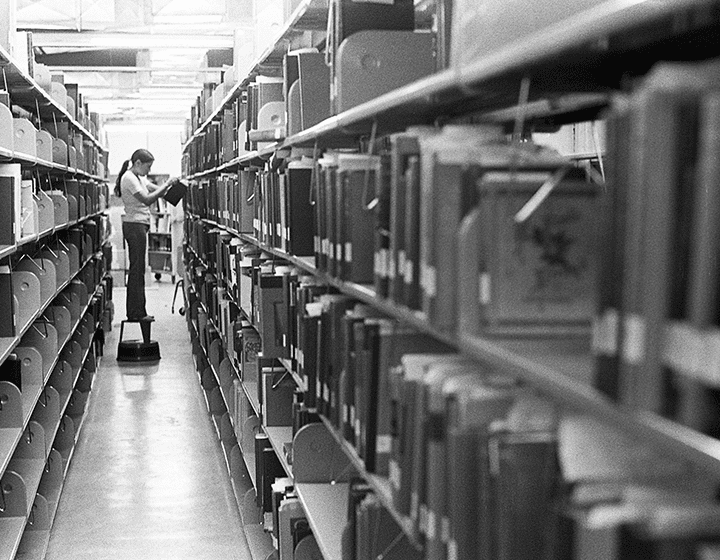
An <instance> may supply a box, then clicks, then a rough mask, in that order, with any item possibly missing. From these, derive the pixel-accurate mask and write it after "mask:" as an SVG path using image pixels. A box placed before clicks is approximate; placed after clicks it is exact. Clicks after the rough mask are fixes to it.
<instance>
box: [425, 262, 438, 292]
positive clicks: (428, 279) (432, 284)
mask: <svg viewBox="0 0 720 560" xmlns="http://www.w3.org/2000/svg"><path fill="white" fill-rule="evenodd" d="M421 281H422V282H423V287H424V289H425V294H426V295H427V296H429V297H435V296H436V295H437V273H436V271H435V267H434V266H430V265H427V266H426V267H425V269H424V271H423V276H422V280H421Z"/></svg>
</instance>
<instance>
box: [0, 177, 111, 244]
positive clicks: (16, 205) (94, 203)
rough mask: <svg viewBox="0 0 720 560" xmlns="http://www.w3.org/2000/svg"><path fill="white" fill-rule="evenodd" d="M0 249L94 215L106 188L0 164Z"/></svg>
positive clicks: (102, 206)
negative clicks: (28, 173)
mask: <svg viewBox="0 0 720 560" xmlns="http://www.w3.org/2000/svg"><path fill="white" fill-rule="evenodd" d="M0 192H1V193H2V197H3V199H4V200H5V201H6V204H4V205H3V206H2V210H1V211H0V212H1V214H2V215H1V218H2V219H0V222H1V225H0V245H15V244H16V243H18V242H20V241H22V240H24V239H28V238H32V237H35V236H38V235H42V234H46V233H48V232H52V231H53V230H55V229H57V228H61V227H64V226H67V225H68V224H73V223H76V222H77V221H78V220H83V219H85V218H87V217H88V216H93V215H96V214H97V213H98V212H100V211H101V210H102V209H103V208H105V206H106V201H107V197H108V187H107V185H106V184H105V183H97V182H94V181H88V180H76V179H65V178H53V177H51V176H48V175H40V174H37V175H30V176H28V175H26V174H24V173H23V170H22V167H21V165H20V164H19V163H3V164H0Z"/></svg>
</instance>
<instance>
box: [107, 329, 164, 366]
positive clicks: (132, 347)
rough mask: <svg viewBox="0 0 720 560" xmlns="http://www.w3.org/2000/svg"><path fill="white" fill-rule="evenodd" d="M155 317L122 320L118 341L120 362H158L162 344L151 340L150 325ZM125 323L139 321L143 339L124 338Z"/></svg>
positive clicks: (118, 358)
mask: <svg viewBox="0 0 720 560" xmlns="http://www.w3.org/2000/svg"><path fill="white" fill-rule="evenodd" d="M154 320H155V319H125V320H124V321H121V322H120V342H118V349H117V360H118V362H156V361H158V360H159V359H160V345H159V344H158V342H157V340H150V327H151V326H152V322H153V321H154ZM125 323H139V324H140V331H141V333H142V340H123V333H124V332H125Z"/></svg>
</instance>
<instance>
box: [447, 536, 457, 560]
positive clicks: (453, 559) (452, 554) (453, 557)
mask: <svg viewBox="0 0 720 560" xmlns="http://www.w3.org/2000/svg"><path fill="white" fill-rule="evenodd" d="M447 556H448V560H458V546H457V541H456V540H455V539H451V540H450V542H449V543H448V549H447Z"/></svg>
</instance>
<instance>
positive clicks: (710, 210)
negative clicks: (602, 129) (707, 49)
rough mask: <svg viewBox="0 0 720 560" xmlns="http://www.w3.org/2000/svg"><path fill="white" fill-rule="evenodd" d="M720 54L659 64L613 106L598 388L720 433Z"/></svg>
mask: <svg viewBox="0 0 720 560" xmlns="http://www.w3.org/2000/svg"><path fill="white" fill-rule="evenodd" d="M719 73H720V66H719V65H718V62H717V60H713V61H710V62H704V63H696V64H688V63H684V64H662V65H658V66H657V67H655V68H654V69H653V71H652V72H651V73H650V74H649V75H648V76H647V77H646V78H645V80H644V81H643V82H642V83H641V84H640V85H639V87H638V88H637V89H636V90H635V91H634V92H632V93H630V94H629V95H627V96H625V97H623V98H618V99H617V100H616V102H615V103H614V104H613V107H612V108H611V110H610V112H609V114H608V152H609V153H608V155H609V157H608V187H607V188H608V196H607V200H606V204H605V205H604V212H603V218H604V224H603V227H602V233H603V237H602V242H601V243H602V247H603V252H602V271H603V273H602V276H601V282H600V290H599V307H598V313H597V318H596V322H595V323H596V324H595V326H596V328H595V337H594V349H595V353H596V355H597V362H596V363H597V367H596V386H597V387H598V388H599V389H600V390H601V391H603V392H604V393H606V394H607V395H609V396H610V397H611V398H613V399H616V400H618V401H620V402H622V403H624V404H627V405H629V406H631V407H633V408H638V409H642V410H646V411H651V412H654V413H657V414H660V415H662V416H665V417H667V418H670V419H672V420H675V421H677V422H679V423H681V424H684V425H686V426H689V427H691V428H693V429H695V430H698V431H700V432H702V433H705V434H709V435H712V436H714V437H718V436H720V416H719V415H718V413H717V399H718V395H719V394H720V393H718V376H717V371H718V366H720V362H718V360H717V357H716V356H717V352H718V348H720V345H719V344H718V342H717V340H718V339H717V334H718V332H719V331H718V312H717V310H718V295H719V294H720V292H719V291H718V282H717V279H718V274H719V273H720V268H718V264H717V263H718V247H717V241H716V239H717V237H718V235H717V233H718V232H717V227H718V226H717V224H718V216H719V215H720V214H719V213H720V203H719V202H718V200H719V199H718V198H717V195H716V191H717V189H716V184H717V182H718V178H719V177H720V167H719V166H718V163H717V155H716V154H717V148H718V143H717V137H718V131H719V130H720V105H719V104H718V100H719V99H720V97H719V96H718V88H717V86H716V81H717V80H716V78H717V76H718V75H719Z"/></svg>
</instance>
